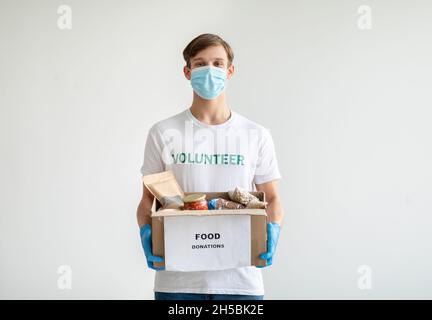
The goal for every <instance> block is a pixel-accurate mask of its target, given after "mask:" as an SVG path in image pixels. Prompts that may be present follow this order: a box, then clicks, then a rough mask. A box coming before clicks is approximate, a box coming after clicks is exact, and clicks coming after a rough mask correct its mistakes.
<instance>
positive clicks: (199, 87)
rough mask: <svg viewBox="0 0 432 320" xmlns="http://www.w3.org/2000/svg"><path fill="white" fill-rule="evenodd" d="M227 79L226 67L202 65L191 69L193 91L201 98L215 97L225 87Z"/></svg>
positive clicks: (210, 98) (209, 98)
mask: <svg viewBox="0 0 432 320" xmlns="http://www.w3.org/2000/svg"><path fill="white" fill-rule="evenodd" d="M226 80H227V71H226V69H222V68H218V67H213V66H203V67H198V68H194V69H192V72H191V85H192V88H193V89H194V91H195V92H196V93H197V94H198V95H199V96H200V97H201V98H203V99H206V100H212V99H215V98H217V97H218V96H219V95H220V94H221V93H222V91H223V90H224V89H225V85H226Z"/></svg>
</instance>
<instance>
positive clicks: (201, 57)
mask: <svg viewBox="0 0 432 320" xmlns="http://www.w3.org/2000/svg"><path fill="white" fill-rule="evenodd" d="M190 64H191V66H190V68H189V67H187V66H185V67H184V68H183V72H184V75H185V77H186V79H188V80H190V79H191V71H192V70H193V69H195V68H198V67H203V66H213V67H217V68H223V69H226V70H227V79H228V80H229V79H231V77H232V75H233V73H234V65H233V64H231V65H230V66H229V67H228V57H227V54H226V51H225V49H224V47H223V46H211V47H208V48H206V49H204V50H201V51H200V52H198V53H197V55H196V56H195V57H193V58H192V59H191V61H190Z"/></svg>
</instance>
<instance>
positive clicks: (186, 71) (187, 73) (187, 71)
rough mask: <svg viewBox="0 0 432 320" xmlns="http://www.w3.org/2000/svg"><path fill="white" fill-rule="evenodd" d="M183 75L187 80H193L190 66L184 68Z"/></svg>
mask: <svg viewBox="0 0 432 320" xmlns="http://www.w3.org/2000/svg"><path fill="white" fill-rule="evenodd" d="M183 73H184V76H185V78H186V79H188V80H190V79H191V69H190V68H189V67H188V66H184V67H183Z"/></svg>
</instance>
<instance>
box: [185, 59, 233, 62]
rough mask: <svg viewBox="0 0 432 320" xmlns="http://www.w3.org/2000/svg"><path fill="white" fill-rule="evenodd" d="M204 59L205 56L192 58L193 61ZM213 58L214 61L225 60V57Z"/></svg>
mask: <svg viewBox="0 0 432 320" xmlns="http://www.w3.org/2000/svg"><path fill="white" fill-rule="evenodd" d="M202 60H204V59H203V58H192V60H191V62H192V61H202ZM213 60H214V61H225V59H224V58H214V59H213Z"/></svg>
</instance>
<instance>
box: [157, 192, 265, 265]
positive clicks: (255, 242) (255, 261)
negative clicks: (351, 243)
mask: <svg viewBox="0 0 432 320" xmlns="http://www.w3.org/2000/svg"><path fill="white" fill-rule="evenodd" d="M192 193H195V192H185V195H187V194H192ZM202 193H204V194H206V196H207V197H206V199H207V200H210V199H214V198H225V199H227V200H229V197H228V193H227V192H202ZM250 193H251V194H253V195H255V196H256V197H257V198H258V199H260V200H262V201H265V195H264V193H263V192H258V191H255V192H250ZM160 207H161V204H160V203H159V201H157V199H155V204H154V206H153V208H154V209H153V212H152V215H151V217H152V231H153V232H152V242H153V254H154V255H157V256H161V257H165V247H164V239H165V238H164V217H175V216H185V215H189V216H216V215H217V216H219V215H250V217H251V219H250V221H251V222H250V223H251V228H250V229H251V246H250V248H251V261H250V265H252V266H265V263H266V262H265V260H262V259H260V258H259V255H260V254H261V253H263V252H266V251H267V214H266V211H265V209H234V210H233V209H229V210H228V209H222V210H173V209H161V210H159V208H160ZM158 210H159V211H158ZM179 240H181V239H179ZM154 265H155V266H157V267H162V266H165V263H164V262H162V263H154Z"/></svg>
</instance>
